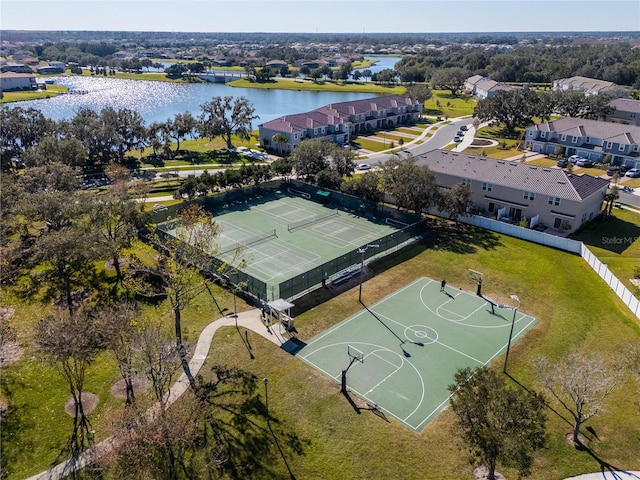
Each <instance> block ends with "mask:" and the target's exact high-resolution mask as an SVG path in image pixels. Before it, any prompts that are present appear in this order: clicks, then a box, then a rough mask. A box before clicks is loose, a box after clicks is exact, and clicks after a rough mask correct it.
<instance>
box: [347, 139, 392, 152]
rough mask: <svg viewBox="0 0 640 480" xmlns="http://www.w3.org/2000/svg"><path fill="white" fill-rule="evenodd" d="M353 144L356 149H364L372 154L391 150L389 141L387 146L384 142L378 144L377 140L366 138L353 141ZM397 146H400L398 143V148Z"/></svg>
mask: <svg viewBox="0 0 640 480" xmlns="http://www.w3.org/2000/svg"><path fill="white" fill-rule="evenodd" d="M351 144H352V145H354V146H355V147H356V148H363V149H365V150H370V151H372V152H381V151H383V150H387V149H389V148H391V141H387V142H386V144H385V143H384V142H377V141H375V140H368V139H366V138H358V139H356V140H352V141H351ZM397 145H398V144H397V142H396V146H397Z"/></svg>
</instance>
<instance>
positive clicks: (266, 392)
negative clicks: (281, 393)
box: [262, 377, 269, 419]
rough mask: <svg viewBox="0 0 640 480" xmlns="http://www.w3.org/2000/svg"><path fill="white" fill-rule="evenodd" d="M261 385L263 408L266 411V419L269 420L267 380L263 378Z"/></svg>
mask: <svg viewBox="0 0 640 480" xmlns="http://www.w3.org/2000/svg"><path fill="white" fill-rule="evenodd" d="M262 383H264V406H265V408H266V410H267V419H268V418H269V391H268V389H267V383H269V379H268V378H267V377H264V378H263V379H262Z"/></svg>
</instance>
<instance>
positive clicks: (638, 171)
mask: <svg viewBox="0 0 640 480" xmlns="http://www.w3.org/2000/svg"><path fill="white" fill-rule="evenodd" d="M625 176H627V177H632V178H636V177H640V168H632V169H630V170H629V171H628V172H627V173H625Z"/></svg>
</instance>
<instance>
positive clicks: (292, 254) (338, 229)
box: [165, 191, 397, 299]
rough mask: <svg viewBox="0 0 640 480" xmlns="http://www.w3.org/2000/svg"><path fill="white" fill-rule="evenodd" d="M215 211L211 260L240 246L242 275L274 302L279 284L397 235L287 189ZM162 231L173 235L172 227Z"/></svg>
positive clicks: (379, 223)
mask: <svg viewBox="0 0 640 480" xmlns="http://www.w3.org/2000/svg"><path fill="white" fill-rule="evenodd" d="M213 213H214V216H215V220H216V222H217V223H218V225H219V228H220V232H219V236H218V237H216V242H217V244H218V252H217V253H216V254H215V256H216V257H218V258H220V259H221V260H223V261H225V262H229V263H231V262H232V261H233V260H234V250H235V248H236V247H240V249H241V257H242V258H244V259H245V260H246V266H245V267H243V268H242V271H243V272H245V273H247V274H249V275H251V276H253V277H255V278H257V279H259V280H261V281H263V282H265V283H266V284H267V286H268V291H269V294H268V298H272V299H275V298H278V292H277V289H278V285H279V284H280V283H281V282H283V281H285V280H288V279H290V278H292V277H295V276H296V275H299V274H302V273H304V272H307V271H309V270H311V269H312V268H314V267H317V266H319V265H322V264H324V263H325V262H328V261H330V260H332V259H334V258H337V257H340V256H341V255H344V254H346V253H348V252H352V251H353V250H354V249H357V248H359V247H361V246H362V245H366V244H367V243H369V242H373V241H376V240H378V239H379V238H381V237H384V236H386V235H389V234H390V233H393V232H396V231H397V229H396V228H393V227H391V226H389V225H387V224H386V223H385V222H384V219H368V218H364V217H361V216H358V215H356V214H354V213H350V212H347V211H343V210H337V209H335V208H331V207H328V206H325V205H322V204H320V203H316V202H314V201H312V200H308V199H305V198H303V197H301V196H300V195H295V194H290V193H288V192H285V191H278V192H275V193H271V194H267V195H262V196H260V197H257V198H253V199H252V198H246V199H245V200H244V201H242V202H234V203H233V204H229V205H224V206H223V208H222V209H219V210H216V211H214V212H213ZM165 231H166V232H167V233H169V234H171V235H175V226H174V227H173V228H168V227H165ZM357 260H359V257H358V258H357Z"/></svg>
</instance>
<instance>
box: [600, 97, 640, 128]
mask: <svg viewBox="0 0 640 480" xmlns="http://www.w3.org/2000/svg"><path fill="white" fill-rule="evenodd" d="M609 105H610V106H612V107H613V108H615V110H614V111H613V112H612V113H611V114H610V115H607V118H606V120H607V122H616V123H624V124H625V125H635V126H636V127H639V126H640V100H631V99H629V98H616V99H614V100H611V101H610V102H609Z"/></svg>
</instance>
